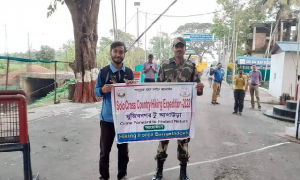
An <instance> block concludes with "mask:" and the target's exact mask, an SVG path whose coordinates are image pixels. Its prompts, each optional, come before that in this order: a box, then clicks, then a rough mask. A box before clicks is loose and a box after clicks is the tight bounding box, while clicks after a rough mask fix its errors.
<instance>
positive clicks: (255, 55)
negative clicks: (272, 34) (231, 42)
mask: <svg viewBox="0 0 300 180" xmlns="http://www.w3.org/2000/svg"><path fill="white" fill-rule="evenodd" d="M264 56H265V53H264V52H252V53H251V57H259V58H264Z"/></svg>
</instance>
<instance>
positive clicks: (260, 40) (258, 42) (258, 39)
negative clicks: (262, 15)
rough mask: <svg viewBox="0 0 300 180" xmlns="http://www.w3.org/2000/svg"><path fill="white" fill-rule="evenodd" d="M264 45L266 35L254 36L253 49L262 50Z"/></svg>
mask: <svg viewBox="0 0 300 180" xmlns="http://www.w3.org/2000/svg"><path fill="white" fill-rule="evenodd" d="M265 44H266V34H265V33H256V34H255V49H261V48H264V47H265Z"/></svg>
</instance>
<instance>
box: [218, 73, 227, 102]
mask: <svg viewBox="0 0 300 180" xmlns="http://www.w3.org/2000/svg"><path fill="white" fill-rule="evenodd" d="M221 72H222V75H223V78H224V75H225V70H224V67H222V68H221ZM222 81H223V79H222ZM222 81H221V82H220V89H219V92H218V96H219V97H220V92H221V87H222Z"/></svg>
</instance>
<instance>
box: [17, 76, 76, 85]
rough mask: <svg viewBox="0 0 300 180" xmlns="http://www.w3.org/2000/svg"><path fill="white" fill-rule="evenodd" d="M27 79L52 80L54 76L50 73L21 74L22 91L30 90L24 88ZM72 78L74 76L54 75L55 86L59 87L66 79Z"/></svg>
mask: <svg viewBox="0 0 300 180" xmlns="http://www.w3.org/2000/svg"><path fill="white" fill-rule="evenodd" d="M27 78H37V79H54V78H55V77H54V74H52V73H31V72H28V73H21V74H20V87H21V88H22V89H30V88H29V87H26V86H27V85H26V83H25V80H26V79H27ZM72 78H74V74H60V73H58V74H57V75H56V82H57V86H58V87H60V86H61V85H63V84H64V82H65V80H66V79H72Z"/></svg>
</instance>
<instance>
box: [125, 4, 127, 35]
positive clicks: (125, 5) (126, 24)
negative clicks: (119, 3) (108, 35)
mask: <svg viewBox="0 0 300 180" xmlns="http://www.w3.org/2000/svg"><path fill="white" fill-rule="evenodd" d="M126 26H127V0H125V33H126Z"/></svg>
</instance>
